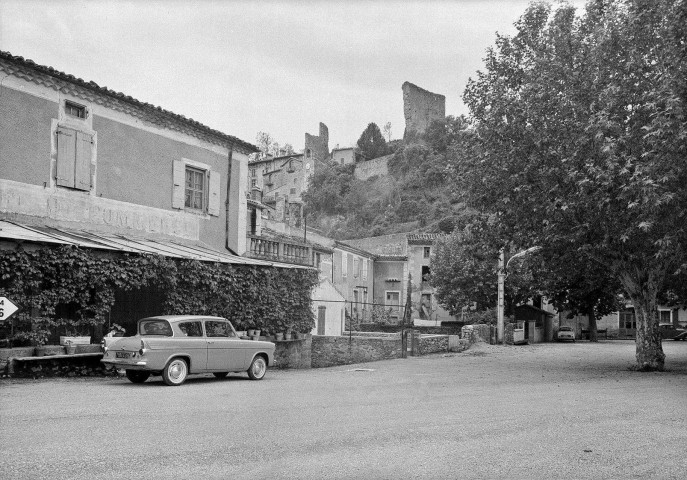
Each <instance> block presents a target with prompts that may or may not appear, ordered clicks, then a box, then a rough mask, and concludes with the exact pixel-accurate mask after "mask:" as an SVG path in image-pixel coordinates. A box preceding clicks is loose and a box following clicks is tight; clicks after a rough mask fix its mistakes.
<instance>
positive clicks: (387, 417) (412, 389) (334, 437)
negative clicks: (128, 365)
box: [0, 341, 687, 479]
mask: <svg viewBox="0 0 687 480" xmlns="http://www.w3.org/2000/svg"><path fill="white" fill-rule="evenodd" d="M664 351H665V352H666V355H667V361H666V369H667V371H665V372H652V373H642V372H634V371H631V370H630V367H631V366H632V365H634V343H632V342H629V341H602V342H600V343H598V344H592V343H588V342H577V343H574V344H540V345H529V346H517V347H515V346H508V347H503V346H491V345H486V344H477V345H475V346H473V347H472V348H471V349H470V350H468V351H466V352H463V353H451V354H436V355H430V356H425V357H411V358H408V359H398V360H388V361H382V362H374V363H367V364H359V365H347V366H341V367H333V368H323V369H313V370H285V371H270V372H268V375H267V377H266V378H265V380H263V381H261V382H251V381H248V380H246V379H245V375H244V376H243V377H230V378H228V379H225V380H216V379H214V378H212V377H209V376H207V375H204V376H194V377H192V378H190V379H189V380H188V381H187V383H186V384H185V385H183V386H181V387H178V388H172V387H166V386H164V385H163V384H162V382H161V381H160V379H159V378H154V379H151V380H149V381H148V382H146V383H145V384H143V385H133V384H130V383H129V382H128V381H126V380H124V379H111V378H101V379H97V378H82V379H43V380H38V381H32V380H8V381H0V419H1V425H0V477H2V478H8V479H43V478H46V479H48V478H49V479H61V478H65V479H101V478H103V479H129V478H131V476H132V475H135V476H137V477H143V478H147V479H181V478H188V479H196V478H203V479H211V478H216V479H222V478H232V479H235V478H245V479H256V478H258V479H262V478H264V479H268V478H270V479H275V478H276V479H280V478H297V479H327V478H329V479H338V478H351V479H354V478H355V479H358V478H365V479H377V478H379V479H392V478H393V479H395V478H418V479H419V478H422V479H435V478H436V479H443V478H446V479H459V478H460V479H492V478H494V479H496V478H498V479H503V478H507V479H559V478H560V479H625V478H628V479H630V478H631V479H683V478H686V476H687V474H686V472H687V456H686V455H685V447H686V446H687V428H686V427H687V422H686V418H685V417H686V412H687V342H672V341H666V342H664Z"/></svg>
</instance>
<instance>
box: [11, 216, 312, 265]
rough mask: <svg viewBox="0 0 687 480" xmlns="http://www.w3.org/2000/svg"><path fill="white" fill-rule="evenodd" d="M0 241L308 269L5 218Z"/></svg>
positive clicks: (195, 245)
mask: <svg viewBox="0 0 687 480" xmlns="http://www.w3.org/2000/svg"><path fill="white" fill-rule="evenodd" d="M0 240H10V241H15V242H31V243H44V244H51V245H74V246H76V247H81V248H90V249H94V250H106V251H114V252H125V253H140V254H152V255H162V256H164V257H172V258H185V259H191V260H199V261H202V262H218V263H231V264H237V265H258V266H265V267H279V268H311V267H306V266H303V265H292V264H289V263H280V262H268V261H265V260H257V259H254V258H247V257H240V256H238V255H232V254H230V253H225V252H220V251H217V250H214V249H213V248H211V247H209V246H207V245H205V244H203V243H202V242H181V241H175V240H161V239H147V238H137V237H132V236H127V235H121V234H114V233H93V232H87V231H84V230H69V229H63V228H55V227H46V226H35V225H24V224H20V223H15V222H9V221H6V220H0Z"/></svg>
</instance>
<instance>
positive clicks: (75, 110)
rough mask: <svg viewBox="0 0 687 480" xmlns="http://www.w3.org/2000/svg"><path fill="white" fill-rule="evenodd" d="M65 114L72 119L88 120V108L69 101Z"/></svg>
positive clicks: (65, 103)
mask: <svg viewBox="0 0 687 480" xmlns="http://www.w3.org/2000/svg"><path fill="white" fill-rule="evenodd" d="M64 112H65V113H66V114H68V115H71V116H72V117H77V118H86V107H84V106H83V105H79V104H78V103H74V102H70V101H69V100H67V101H66V102H64Z"/></svg>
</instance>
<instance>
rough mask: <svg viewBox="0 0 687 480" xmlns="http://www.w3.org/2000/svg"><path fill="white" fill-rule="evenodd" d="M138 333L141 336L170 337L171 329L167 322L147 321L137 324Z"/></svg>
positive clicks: (158, 320)
mask: <svg viewBox="0 0 687 480" xmlns="http://www.w3.org/2000/svg"><path fill="white" fill-rule="evenodd" d="M138 333H140V334H141V335H162V336H165V337H171V336H172V327H171V326H170V325H169V322H168V321H167V320H160V319H147V320H141V321H140V322H138Z"/></svg>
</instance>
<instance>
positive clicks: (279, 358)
mask: <svg viewBox="0 0 687 480" xmlns="http://www.w3.org/2000/svg"><path fill="white" fill-rule="evenodd" d="M272 342H273V343H274V345H275V349H274V359H275V360H276V362H277V365H276V367H275V368H310V366H311V364H312V360H311V357H312V338H311V337H310V338H301V339H297V340H272Z"/></svg>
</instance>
